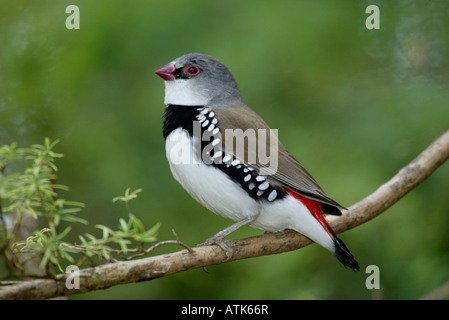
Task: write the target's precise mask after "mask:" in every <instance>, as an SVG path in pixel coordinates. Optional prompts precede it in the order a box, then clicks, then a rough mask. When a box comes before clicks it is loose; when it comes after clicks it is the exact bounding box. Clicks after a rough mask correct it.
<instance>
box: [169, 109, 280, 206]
mask: <svg viewBox="0 0 449 320" xmlns="http://www.w3.org/2000/svg"><path fill="white" fill-rule="evenodd" d="M195 121H197V122H198V123H199V126H198V127H199V128H201V150H200V154H201V155H202V161H203V162H204V163H205V164H207V165H210V166H213V167H215V168H217V169H219V170H220V171H222V172H223V173H225V174H226V175H228V176H229V178H230V179H232V180H233V181H234V182H236V183H238V184H239V185H240V186H241V187H242V189H244V190H245V191H246V192H247V193H248V195H250V196H251V198H253V199H255V200H266V201H269V202H272V201H274V200H277V199H282V198H284V197H286V196H287V192H286V191H285V190H284V189H283V188H279V187H276V186H275V185H273V184H271V183H270V182H269V180H268V179H267V177H266V176H264V175H260V174H259V173H258V172H257V171H256V170H255V169H254V168H252V167H250V166H248V165H246V164H245V163H243V162H241V161H240V160H238V159H236V158H235V157H234V156H232V155H230V154H227V153H225V152H223V151H222V150H221V143H222V135H221V134H222V132H221V130H220V127H219V126H218V125H219V120H218V119H217V118H216V117H215V113H214V112H213V111H212V110H210V109H209V108H206V107H199V106H178V105H169V106H168V107H167V108H166V110H165V113H164V126H163V133H164V138H167V136H168V135H169V134H170V133H171V132H172V131H173V130H175V129H177V128H182V129H184V130H186V131H187V132H188V133H189V135H190V136H192V135H193V134H194V129H193V128H194V124H195ZM207 137H209V138H207Z"/></svg>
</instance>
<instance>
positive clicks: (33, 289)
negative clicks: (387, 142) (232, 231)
mask: <svg viewBox="0 0 449 320" xmlns="http://www.w3.org/2000/svg"><path fill="white" fill-rule="evenodd" d="M448 158H449V131H447V132H445V133H444V134H443V135H442V136H441V137H439V138H438V139H437V140H436V141H435V142H433V143H432V144H431V145H430V146H429V147H428V148H427V149H425V150H424V151H423V152H422V153H421V154H420V155H419V156H418V157H417V158H416V159H414V160H413V161H412V162H410V163H409V164H408V165H407V166H406V167H404V168H402V169H401V170H400V171H399V172H398V173H397V174H396V175H395V176H394V177H392V178H391V179H390V180H389V181H388V182H386V183H385V184H383V185H382V186H380V187H379V188H378V189H377V190H376V191H375V192H373V193H372V194H370V195H369V196H367V197H366V198H364V199H363V200H361V201H360V202H358V203H356V204H354V205H352V206H351V207H350V208H349V209H348V210H347V211H345V212H343V215H342V216H340V217H336V216H329V217H327V219H328V221H329V223H330V225H331V227H332V228H333V229H334V230H335V232H337V233H340V232H343V231H345V230H348V229H351V228H354V227H356V226H358V225H360V224H363V223H365V222H367V221H369V220H371V219H373V218H374V217H376V216H378V215H379V214H380V213H382V212H383V211H385V210H386V209H388V208H389V207H391V206H392V205H393V204H394V203H396V202H397V201H398V200H399V199H401V198H402V197H403V196H404V195H405V194H406V193H407V192H409V191H410V190H412V189H413V188H414V187H416V186H417V185H418V184H419V183H421V182H422V181H423V180H425V179H426V178H427V177H429V176H430V175H431V174H432V173H433V172H434V171H435V170H436V169H437V168H438V167H439V166H440V165H442V164H443V163H444V162H445V161H446V160H447V159H448ZM226 243H227V244H228V245H229V246H230V247H231V248H232V249H233V251H234V255H233V256H232V258H231V259H230V260H229V261H235V260H241V259H246V258H251V257H258V256H263V255H270V254H276V253H282V252H287V251H291V250H296V249H299V248H302V247H305V246H307V245H309V244H311V243H312V241H311V240H309V239H308V238H306V237H304V236H302V235H301V234H299V233H296V232H294V231H291V230H286V231H284V232H278V233H270V234H265V235H261V236H256V237H251V238H245V239H239V240H228V241H226ZM226 258H227V256H226V253H225V252H224V251H223V250H222V249H221V248H220V247H218V246H204V247H198V248H193V249H192V252H189V251H188V250H182V251H178V252H174V253H170V254H163V255H159V256H155V257H149V258H143V259H139V260H133V261H119V262H114V263H109V264H105V265H101V266H98V267H95V268H88V269H83V270H80V273H79V275H80V289H67V287H66V285H65V281H66V275H65V274H60V275H58V276H56V279H37V280H31V281H24V282H22V283H19V284H11V285H7V286H4V287H0V300H1V299H47V298H52V297H58V296H62V295H71V294H75V293H81V292H88V291H93V290H98V289H106V288H109V287H112V286H115V285H119V284H125V283H132V282H138V281H146V280H152V279H155V278H160V277H164V276H168V275H171V274H174V273H178V272H182V271H187V270H191V269H195V268H201V267H206V266H208V265H214V264H220V263H223V261H224V260H225V259H226Z"/></svg>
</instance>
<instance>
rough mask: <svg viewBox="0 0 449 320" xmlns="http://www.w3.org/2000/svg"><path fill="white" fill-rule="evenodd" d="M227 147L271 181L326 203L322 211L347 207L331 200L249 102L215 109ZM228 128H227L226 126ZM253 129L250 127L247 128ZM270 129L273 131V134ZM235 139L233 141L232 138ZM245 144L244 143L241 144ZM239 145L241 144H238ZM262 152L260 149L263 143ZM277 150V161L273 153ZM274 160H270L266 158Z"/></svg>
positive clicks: (333, 210) (331, 212)
mask: <svg viewBox="0 0 449 320" xmlns="http://www.w3.org/2000/svg"><path fill="white" fill-rule="evenodd" d="M214 112H215V114H216V118H217V119H218V127H219V128H220V132H221V135H222V144H221V146H222V147H224V148H223V149H224V151H225V152H226V153H228V154H232V155H234V156H235V157H236V158H237V159H239V160H240V161H242V162H244V163H245V164H247V165H249V166H251V167H253V168H254V169H256V170H258V171H259V172H260V173H262V174H264V175H267V176H268V177H269V179H270V180H271V182H272V183H277V184H279V185H281V186H283V187H284V188H288V189H290V190H292V191H294V192H297V193H298V194H300V195H301V196H304V197H306V198H309V199H312V200H315V201H318V202H320V203H322V204H323V211H325V212H326V213H330V214H336V215H339V214H341V213H340V210H339V209H338V208H344V207H342V206H341V205H340V204H338V203H337V202H335V201H334V200H332V199H331V198H330V197H329V196H328V195H327V194H326V193H325V192H324V191H323V189H321V187H320V186H319V185H318V183H317V182H316V181H315V179H313V177H312V176H311V175H310V174H309V173H308V172H307V171H306V169H304V167H303V166H302V165H301V164H300V163H299V162H298V161H297V160H296V159H295V158H294V157H293V156H292V155H291V154H290V153H289V152H288V151H287V150H286V149H285V147H284V146H283V145H282V143H281V142H280V141H279V140H278V139H277V137H276V136H275V135H274V133H272V131H271V129H270V128H269V127H268V125H267V124H266V123H265V121H264V120H263V119H262V118H261V117H260V116H259V115H258V114H256V113H255V112H254V111H253V110H251V109H250V108H249V107H247V106H243V107H230V108H219V109H214ZM224 128H226V130H224ZM248 129H250V130H248ZM270 133H271V134H270ZM231 140H233V141H231ZM242 144H243V147H242ZM239 146H240V147H239ZM264 146H265V148H266V149H265V150H269V152H268V151H265V153H264V150H261V152H260V154H266V155H268V156H267V157H266V158H265V157H262V158H261V157H260V156H259V155H258V152H257V150H258V149H260V147H262V148H263V147H264ZM276 151H277V154H278V157H277V163H276V161H275V160H274V161H273V159H275V158H274V156H273V157H271V156H272V155H274V153H275V152H276ZM270 159H271V160H272V161H270V163H267V162H268V161H267V160H270Z"/></svg>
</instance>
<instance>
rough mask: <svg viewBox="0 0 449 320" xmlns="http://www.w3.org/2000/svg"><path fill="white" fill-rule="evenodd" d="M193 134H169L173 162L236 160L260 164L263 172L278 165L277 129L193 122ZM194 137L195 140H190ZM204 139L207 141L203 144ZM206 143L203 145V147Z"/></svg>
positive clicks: (182, 131)
mask: <svg viewBox="0 0 449 320" xmlns="http://www.w3.org/2000/svg"><path fill="white" fill-rule="evenodd" d="M192 131H193V134H192V136H190V134H189V133H188V132H187V130H182V129H179V130H176V131H174V132H173V133H172V134H170V136H169V137H167V139H168V141H169V142H170V145H171V148H170V150H168V154H167V156H168V157H169V160H170V162H171V163H172V164H174V165H179V164H200V163H201V162H203V163H205V164H209V165H210V164H222V163H228V162H232V161H235V160H238V161H243V162H245V163H246V164H248V165H257V166H258V167H260V173H261V174H263V175H272V174H274V173H276V171H277V168H278V156H279V155H278V143H279V142H278V139H277V135H276V134H277V130H268V129H257V130H256V129H251V128H250V129H246V130H245V131H243V130H242V129H224V130H222V131H224V132H222V131H220V130H218V129H216V130H212V131H209V130H203V133H202V132H201V131H202V130H201V123H200V122H199V121H194V122H193V130H192ZM191 141H192V143H191ZM204 142H208V143H207V144H206V145H205V146H204ZM202 144H203V148H202Z"/></svg>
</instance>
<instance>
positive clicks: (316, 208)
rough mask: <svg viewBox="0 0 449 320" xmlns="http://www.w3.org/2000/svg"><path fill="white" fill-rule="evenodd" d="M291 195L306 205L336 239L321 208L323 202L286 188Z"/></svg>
mask: <svg viewBox="0 0 449 320" xmlns="http://www.w3.org/2000/svg"><path fill="white" fill-rule="evenodd" d="M285 190H286V191H287V192H288V194H289V195H291V196H292V197H293V198H295V199H297V200H299V201H300V202H301V203H302V204H303V205H305V206H306V208H307V209H308V210H309V211H310V213H311V214H312V215H313V217H314V218H315V219H316V220H317V221H318V222H319V223H320V224H321V226H322V227H323V228H324V230H325V231H326V232H327V233H328V234H329V236H330V237H331V239H332V240H334V236H333V235H332V232H331V231H330V230H329V226H328V225H327V222H326V219H324V214H323V210H321V203H319V202H317V201H314V200H311V199H308V198H305V197H303V196H300V195H299V194H297V193H296V192H293V191H291V190H289V189H285Z"/></svg>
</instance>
